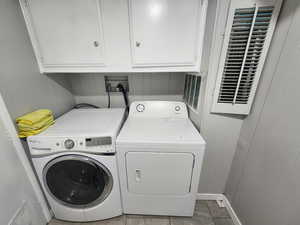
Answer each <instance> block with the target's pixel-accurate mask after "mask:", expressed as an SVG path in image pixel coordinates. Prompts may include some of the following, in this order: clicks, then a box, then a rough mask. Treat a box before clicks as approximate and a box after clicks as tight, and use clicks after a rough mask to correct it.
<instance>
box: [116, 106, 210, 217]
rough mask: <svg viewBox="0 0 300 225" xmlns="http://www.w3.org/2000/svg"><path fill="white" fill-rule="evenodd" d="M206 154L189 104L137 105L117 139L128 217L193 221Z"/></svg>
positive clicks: (123, 197)
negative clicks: (156, 216)
mask: <svg viewBox="0 0 300 225" xmlns="http://www.w3.org/2000/svg"><path fill="white" fill-rule="evenodd" d="M204 150H205V141H204V139H203V138H202V137H201V135H200V133H199V132H198V131H197V130H196V128H195V127H194V125H193V124H192V122H191V121H190V119H189V118H188V112H187V108H186V105H185V104H184V103H182V102H167V101H144V102H134V103H132V104H131V106H130V112H129V116H128V119H127V120H126V122H125V124H124V126H123V128H122V130H121V132H120V134H119V136H118V138H117V152H118V155H117V157H118V166H119V174H120V184H121V195H122V201H123V210H124V213H127V214H149V215H173V216H192V215H193V212H194V207H195V202H196V194H197V190H198V184H199V178H200V172H201V166H202V159H203V155H204Z"/></svg>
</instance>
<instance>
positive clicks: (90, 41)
mask: <svg viewBox="0 0 300 225" xmlns="http://www.w3.org/2000/svg"><path fill="white" fill-rule="evenodd" d="M26 1H27V2H26V6H27V10H28V14H29V17H30V18H29V20H30V23H31V28H32V32H33V35H34V36H35V39H36V42H37V48H38V51H39V53H40V57H41V61H42V64H43V65H44V66H45V67H47V66H49V67H51V66H53V67H59V66H100V65H103V64H104V43H103V36H102V21H101V13H100V2H99V0H84V1H83V0H26Z"/></svg>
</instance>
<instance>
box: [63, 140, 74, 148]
mask: <svg viewBox="0 0 300 225" xmlns="http://www.w3.org/2000/svg"><path fill="white" fill-rule="evenodd" d="M64 145H65V148H66V149H72V148H74V145H75V143H74V141H73V140H71V139H67V140H65V142H64Z"/></svg>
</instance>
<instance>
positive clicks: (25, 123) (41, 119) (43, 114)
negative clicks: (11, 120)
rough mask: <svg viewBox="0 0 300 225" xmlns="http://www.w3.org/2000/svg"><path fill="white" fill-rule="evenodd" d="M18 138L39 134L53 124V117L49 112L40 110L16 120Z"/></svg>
mask: <svg viewBox="0 0 300 225" xmlns="http://www.w3.org/2000/svg"><path fill="white" fill-rule="evenodd" d="M16 123H17V126H18V133H19V137H20V138H24V137H28V136H32V135H36V134H39V133H41V132H42V131H44V130H46V129H47V128H48V127H49V126H51V125H52V124H54V117H53V113H52V111H51V110H48V109H40V110H37V111H34V112H31V113H28V114H26V115H23V116H20V117H18V118H17V119H16Z"/></svg>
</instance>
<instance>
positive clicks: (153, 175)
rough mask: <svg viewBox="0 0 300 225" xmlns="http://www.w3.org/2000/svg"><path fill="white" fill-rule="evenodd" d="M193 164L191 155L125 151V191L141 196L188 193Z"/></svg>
mask: <svg viewBox="0 0 300 225" xmlns="http://www.w3.org/2000/svg"><path fill="white" fill-rule="evenodd" d="M193 165H194V155H193V154H191V153H171V152H170V153H166V152H128V153H127V154H126V170H127V184H128V191H129V192H130V193H134V194H144V195H147V194H149V195H186V194H188V193H189V192H190V187H191V179H192V173H193Z"/></svg>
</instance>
